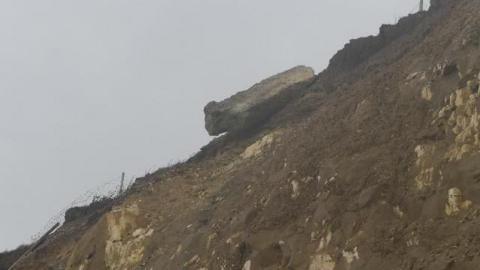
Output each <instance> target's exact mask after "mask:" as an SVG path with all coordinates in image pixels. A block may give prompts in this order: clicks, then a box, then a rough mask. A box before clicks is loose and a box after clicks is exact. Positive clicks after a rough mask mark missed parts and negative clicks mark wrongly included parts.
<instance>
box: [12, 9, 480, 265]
mask: <svg viewBox="0 0 480 270" xmlns="http://www.w3.org/2000/svg"><path fill="white" fill-rule="evenodd" d="M433 6H434V8H433V9H431V10H430V11H428V12H423V13H420V14H416V15H412V16H409V17H407V18H405V19H403V20H401V22H400V23H399V24H398V25H397V26H384V27H382V31H381V34H380V36H378V37H370V38H366V39H362V40H357V41H352V43H350V45H347V46H346V47H345V48H344V50H342V51H340V52H339V53H338V54H337V56H336V57H334V58H333V59H332V62H331V64H330V67H329V68H328V69H327V70H325V71H324V72H322V73H320V74H319V75H318V76H317V78H316V80H315V81H314V82H308V83H305V84H299V85H297V86H295V87H298V88H299V89H298V90H299V91H297V92H295V91H292V92H291V93H293V92H295V93H297V94H295V95H291V96H288V98H289V99H290V101H289V102H288V104H287V105H286V106H285V107H283V109H281V110H280V111H279V112H278V113H276V114H275V115H273V116H272V117H270V118H268V119H265V120H264V122H262V124H261V125H259V126H257V127H254V128H251V129H250V130H248V131H242V133H232V134H227V135H224V136H223V137H221V138H218V139H216V140H214V141H212V142H211V143H210V144H209V145H207V146H205V147H204V148H203V149H202V151H201V152H200V153H198V154H197V155H196V156H195V157H194V158H192V159H191V160H189V161H188V162H186V163H182V164H178V165H176V166H173V167H171V168H166V169H162V170H159V171H158V172H156V173H154V174H151V175H148V176H146V177H144V178H142V179H138V180H137V182H136V184H135V186H134V188H133V190H132V191H131V193H130V194H129V196H127V197H126V198H125V199H124V200H122V201H118V202H116V203H115V204H114V205H113V206H112V208H111V210H108V211H106V213H102V214H101V215H100V216H99V217H98V219H95V220H94V221H93V222H92V220H90V221H88V220H87V219H86V218H85V217H82V216H80V217H79V218H76V219H75V220H74V221H72V222H69V223H67V224H65V225H64V226H63V227H62V228H61V229H60V230H59V231H58V232H56V233H55V234H53V235H52V238H51V239H49V240H48V241H47V242H46V243H45V244H44V245H42V246H41V247H40V248H39V249H38V250H37V251H36V252H35V253H34V254H33V255H32V256H30V257H29V258H28V259H27V260H25V262H24V263H22V264H21V265H19V267H18V268H16V269H35V270H43V269H75V270H77V269H78V270H87V269H95V270H99V269H128V270H130V269H148V270H150V269H155V270H156V269H159V270H169V269H171V270H178V269H192V270H193V269H194V270H207V269H208V270H258V269H266V270H273V269H276V270H278V269H283V270H287V269H288V270H292V269H294V270H297V269H299V270H307V269H308V270H357V269H358V270H367V269H368V270H385V269H392V270H396V269H398V270H400V269H401V270H406V269H408V270H420V269H422V270H477V269H479V265H480V207H479V205H480V165H479V164H480V163H479V162H480V140H479V135H480V127H479V122H480V117H479V114H478V111H479V109H480V95H479V92H478V91H479V89H478V85H479V82H480V78H479V76H480V75H479V72H480V47H479V43H480V16H478V14H480V1H478V0H443V1H434V5H433ZM337 61H338V62H337ZM199 113H201V112H199ZM453 191H455V192H453Z"/></svg>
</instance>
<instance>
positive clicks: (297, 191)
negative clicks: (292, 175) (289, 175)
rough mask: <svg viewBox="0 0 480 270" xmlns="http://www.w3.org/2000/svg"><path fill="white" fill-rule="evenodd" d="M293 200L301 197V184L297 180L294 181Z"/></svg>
mask: <svg viewBox="0 0 480 270" xmlns="http://www.w3.org/2000/svg"><path fill="white" fill-rule="evenodd" d="M291 184H292V195H291V197H292V199H296V198H298V196H300V184H299V183H298V182H297V181H296V180H293V181H292V183H291Z"/></svg>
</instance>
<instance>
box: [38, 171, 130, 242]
mask: <svg viewBox="0 0 480 270" xmlns="http://www.w3.org/2000/svg"><path fill="white" fill-rule="evenodd" d="M122 178H123V180H122ZM111 179H113V177H112V178H111ZM126 179H129V180H126ZM134 181H135V177H134V176H130V177H129V178H127V177H126V175H123V176H122V177H120V176H119V177H117V179H115V180H111V181H108V182H105V183H103V184H101V185H99V186H97V187H95V188H93V189H91V190H88V191H86V192H85V193H83V194H82V195H81V196H79V197H77V198H76V199H75V200H73V201H72V202H71V203H70V204H68V205H67V206H66V207H64V208H63V209H61V210H60V211H59V212H58V213H57V214H55V215H54V216H52V217H51V218H50V219H49V220H48V221H47V223H46V224H45V225H44V227H42V229H41V230H40V231H39V232H38V233H36V234H34V235H33V236H32V237H31V241H32V243H35V242H36V241H38V240H39V239H40V237H41V236H42V235H43V234H44V233H45V232H47V231H48V230H49V229H50V228H52V226H54V225H55V224H57V223H60V224H63V223H64V222H65V214H66V212H67V211H68V210H69V209H72V208H75V207H82V206H88V205H90V204H92V203H94V202H98V201H100V200H105V199H116V198H118V197H120V196H121V195H122V194H124V193H125V192H127V191H128V190H129V189H130V187H131V186H132V185H133V183H134Z"/></svg>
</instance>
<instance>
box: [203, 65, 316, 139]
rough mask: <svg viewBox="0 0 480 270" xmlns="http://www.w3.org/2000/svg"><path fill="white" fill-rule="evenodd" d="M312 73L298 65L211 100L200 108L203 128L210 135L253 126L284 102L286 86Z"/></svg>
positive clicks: (312, 74)
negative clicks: (202, 108) (227, 96)
mask: <svg viewBox="0 0 480 270" xmlns="http://www.w3.org/2000/svg"><path fill="white" fill-rule="evenodd" d="M314 76H315V72H314V71H313V69H312V68H309V67H305V66H298V67H295V68H292V69H290V70H287V71H285V72H282V73H280V74H277V75H275V76H272V77H270V78H268V79H266V80H263V81H262V82H260V83H258V84H255V85H254V86H252V87H251V88H250V89H248V90H245V91H242V92H239V93H237V94H235V95H234V96H232V97H230V98H228V99H225V100H223V101H221V102H215V101H212V102H210V103H208V104H207V106H206V107H205V110H204V111H205V128H206V129H207V131H208V133H209V134H210V135H219V134H222V133H224V132H232V131H239V130H243V129H247V128H249V127H252V126H255V125H257V124H259V123H261V122H262V121H264V120H265V119H268V117H270V116H271V115H272V114H274V113H275V112H277V111H278V110H280V109H281V108H282V107H283V106H284V105H285V104H286V103H288V101H289V100H288V99H286V98H285V94H286V93H285V92H287V91H288V90H289V87H291V86H293V85H295V84H297V83H300V82H303V81H306V80H309V79H312V78H314ZM292 91H294V90H292Z"/></svg>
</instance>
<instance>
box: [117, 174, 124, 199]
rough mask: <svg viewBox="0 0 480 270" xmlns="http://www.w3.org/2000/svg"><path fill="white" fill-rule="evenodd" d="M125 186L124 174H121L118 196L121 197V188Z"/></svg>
mask: <svg viewBox="0 0 480 270" xmlns="http://www.w3.org/2000/svg"><path fill="white" fill-rule="evenodd" d="M124 185H125V173H124V172H122V180H121V181H120V189H119V191H118V195H119V196H120V195H122V193H123V186H124Z"/></svg>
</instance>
